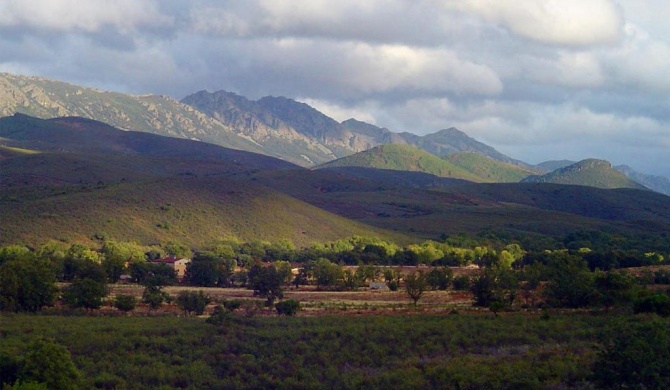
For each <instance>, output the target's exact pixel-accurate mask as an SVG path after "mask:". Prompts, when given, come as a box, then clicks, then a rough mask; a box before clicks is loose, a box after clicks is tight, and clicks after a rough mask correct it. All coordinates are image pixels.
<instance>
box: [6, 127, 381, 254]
mask: <svg viewBox="0 0 670 390" xmlns="http://www.w3.org/2000/svg"><path fill="white" fill-rule="evenodd" d="M0 145H2V149H0V150H1V151H3V154H2V156H3V158H2V159H0V216H2V223H1V224H0V242H1V243H24V244H30V245H36V244H39V243H42V242H46V241H47V240H49V239H60V240H64V241H68V242H86V243H90V242H91V241H92V240H94V239H95V238H101V237H105V238H110V239H114V240H120V241H137V242H138V243H141V244H152V243H160V242H165V241H170V240H178V241H180V242H184V243H186V244H189V245H191V246H194V247H199V246H202V245H204V244H206V243H211V242H213V241H215V240H217V239H221V238H224V237H237V238H239V239H242V240H245V241H251V240H268V241H277V240H279V239H282V238H287V239H290V240H292V241H293V242H294V243H296V244H297V245H307V244H310V243H312V242H315V241H319V242H323V241H329V240H334V239H338V238H343V237H347V236H351V235H356V234H357V235H364V236H383V237H388V235H387V233H386V232H385V231H383V230H381V229H374V228H369V227H367V226H365V225H363V224H361V223H358V222H354V221H351V220H347V219H345V218H342V217H340V216H337V215H334V214H331V213H329V212H326V211H324V210H321V209H319V208H317V207H315V206H312V205H309V204H307V203H305V202H303V201H300V200H297V199H295V198H293V197H291V196H290V195H286V194H283V193H280V192H278V191H276V190H272V189H270V188H268V187H265V186H262V185H259V184H255V183H253V181H252V180H251V179H250V175H252V174H253V173H255V172H259V171H262V172H272V171H273V170H277V172H282V171H287V172H288V171H295V172H296V175H299V173H300V172H302V171H304V170H303V169H302V168H298V167H296V166H294V165H292V164H289V163H286V162H284V161H281V160H277V159H273V158H271V157H267V156H263V155H257V154H253V153H249V152H242V151H237V150H232V149H226V148H222V147H219V146H215V145H209V144H205V143H202V142H196V141H189V140H181V139H174V138H169V137H161V136H157V135H152V134H146V133H138V132H126V131H120V130H118V129H114V128H112V127H110V126H107V125H104V124H101V123H99V122H94V121H90V120H81V119H80V118H65V119H53V120H40V119H36V118H31V117H27V116H23V115H19V116H14V117H11V118H2V119H0ZM21 146H23V147H27V148H28V149H24V148H22V147H21ZM5 151H11V153H4V152H5ZM306 172H309V171H306Z"/></svg>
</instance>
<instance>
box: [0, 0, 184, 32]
mask: <svg viewBox="0 0 670 390" xmlns="http://www.w3.org/2000/svg"><path fill="white" fill-rule="evenodd" d="M171 21H172V18H170V17H168V16H165V15H163V14H161V12H159V9H158V7H157V4H156V3H155V2H154V1H149V0H86V1H78V0H3V1H2V2H0V26H6V27H7V26H8V27H17V26H18V27H29V28H31V29H36V30H56V31H84V32H96V31H99V30H101V29H102V28H103V27H105V26H112V27H114V28H117V29H120V30H122V31H129V30H134V29H135V28H136V27H138V26H141V25H147V26H153V27H156V26H163V25H166V24H170V23H171Z"/></svg>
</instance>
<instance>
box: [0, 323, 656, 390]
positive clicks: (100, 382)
mask: <svg viewBox="0 0 670 390" xmlns="http://www.w3.org/2000/svg"><path fill="white" fill-rule="evenodd" d="M621 322H624V323H628V324H629V326H626V327H625V328H622V331H621V332H616V333H615V332H612V333H610V332H609V331H608V329H612V330H614V329H617V327H618V326H619V325H620V324H621ZM635 323H639V325H636V324H635ZM668 325H669V324H668V322H667V320H654V319H653V318H646V317H639V318H638V317H636V318H635V321H632V320H631V319H628V318H627V317H626V316H623V317H621V316H593V315H587V314H567V315H556V316H551V317H550V318H549V319H541V318H540V317H539V316H525V315H506V316H500V317H499V318H497V319H496V320H495V321H492V320H491V318H490V317H489V316H482V315H428V314H426V315H421V316H371V317H346V318H343V317H341V316H326V317H293V318H291V317H288V318H286V317H284V318H279V317H275V318H245V317H237V316H233V317H231V318H230V319H229V320H228V321H227V322H225V323H223V324H207V323H205V321H203V320H201V319H198V318H193V317H190V318H174V317H167V318H162V319H161V320H160V321H157V320H156V319H155V318H143V317H118V318H96V317H68V318H64V317H54V316H24V315H4V316H3V318H2V322H0V331H2V333H3V334H4V335H5V336H4V339H3V343H2V345H1V346H0V352H2V353H4V356H11V357H13V358H11V360H13V361H14V362H16V360H19V359H20V357H21V356H26V355H27V354H28V351H27V348H28V347H27V346H28V345H30V340H31V339H32V338H34V337H35V335H41V337H45V338H52V339H54V340H55V343H57V344H58V345H61V346H63V347H65V348H67V350H69V351H70V354H71V356H72V357H71V360H72V362H73V363H74V366H76V369H77V371H79V372H80V376H79V378H80V380H81V382H80V383H81V387H82V388H114V387H116V388H125V387H132V388H136V389H148V388H158V387H163V388H181V387H189V386H190V387H194V388H232V387H236V388H272V387H304V388H313V387H319V388H320V387H324V386H326V387H333V388H361V387H367V388H382V387H386V386H389V385H391V384H392V385H393V386H394V387H401V388H408V387H411V388H456V387H460V388H482V387H492V388H520V387H523V388H538V389H539V388H547V387H588V386H589V384H591V383H600V384H601V385H602V386H604V387H607V388H611V386H610V385H609V384H610V383H621V384H625V383H633V382H634V381H635V380H644V381H643V382H641V383H645V384H649V383H650V381H649V378H655V379H656V383H657V384H658V386H656V387H653V385H651V386H652V387H648V388H662V385H663V384H664V383H666V382H663V381H667V380H668V376H667V375H668V374H667V371H665V370H664V369H665V368H666V367H667V360H664V359H667V351H668V348H667V336H668V334H667V326H668ZM25 329H31V330H32V331H31V332H30V333H26V332H24V331H23V330H25ZM603 329H605V331H604V330H603ZM650 330H653V332H649V331H650ZM629 331H630V332H629ZM617 334H621V335H624V334H629V335H634V336H635V337H640V338H642V340H649V341H651V340H658V342H656V341H654V342H653V343H650V344H640V343H639V342H637V341H633V340H632V339H630V340H628V341H626V340H627V339H625V338H623V337H618V336H617ZM611 337H615V338H617V339H618V340H620V341H619V344H616V343H614V344H611V343H610V342H611V341H610V340H614V339H612V338H611ZM663 337H665V338H663ZM598 338H601V339H602V340H603V341H602V342H600V343H598V344H597V345H594V342H593V341H594V340H595V339H598ZM204 340H206V341H204ZM203 341H204V342H203ZM664 343H665V344H664ZM608 346H613V347H608ZM601 348H602V349H601ZM609 348H613V349H611V350H610V349H609ZM130 349H132V351H133V353H132V354H131V355H128V350H130ZM614 351H622V352H625V355H616V354H615V353H614ZM664 354H665V355H664ZM618 356H621V358H619V357H618ZM625 356H630V357H632V358H633V360H631V361H629V360H625V361H624V360H621V359H627V358H626V357H625ZM59 361H60V360H59ZM63 361H67V359H63ZM600 362H605V365H601V363H600ZM628 362H633V365H632V366H627V364H629V363H628ZM16 363H17V364H18V362H16ZM657 363H658V364H657ZM619 364H622V365H621V366H619ZM645 367H646V368H648V369H647V370H645V369H644V368H645ZM661 368H663V369H662V370H661ZM619 369H620V370H619ZM654 370H657V371H654ZM608 372H612V373H613V374H612V375H614V376H611V375H610V374H607V373H608ZM633 372H637V373H638V376H637V377H631V378H630V379H627V382H625V381H622V380H621V378H622V376H624V375H627V374H626V373H633ZM654 375H656V376H654ZM600 378H606V379H607V378H609V379H608V380H609V381H610V382H605V383H603V382H601V379H600ZM643 378H647V379H643ZM659 386H660V387H659Z"/></svg>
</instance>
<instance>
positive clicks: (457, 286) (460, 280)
mask: <svg viewBox="0 0 670 390" xmlns="http://www.w3.org/2000/svg"><path fill="white" fill-rule="evenodd" d="M471 284H472V281H471V280H470V277H469V276H468V275H458V276H456V277H454V282H453V285H454V290H458V291H466V290H469V289H470V286H471Z"/></svg>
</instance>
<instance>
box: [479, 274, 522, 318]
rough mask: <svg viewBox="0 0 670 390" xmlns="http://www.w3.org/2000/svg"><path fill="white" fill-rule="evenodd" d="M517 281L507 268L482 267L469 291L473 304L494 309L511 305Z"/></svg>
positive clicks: (514, 296)
mask: <svg viewBox="0 0 670 390" xmlns="http://www.w3.org/2000/svg"><path fill="white" fill-rule="evenodd" d="M518 288H519V282H518V279H517V276H516V274H515V273H514V271H512V270H511V269H509V268H505V267H503V266H493V267H487V268H485V269H484V272H482V274H481V275H479V277H477V278H476V279H475V280H474V282H473V283H472V286H471V287H470V291H472V294H473V295H474V297H475V302H474V305H475V306H482V307H490V308H492V310H493V311H494V313H496V312H497V310H500V309H502V308H505V307H510V306H512V303H514V299H515V298H516V292H517V289H518Z"/></svg>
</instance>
